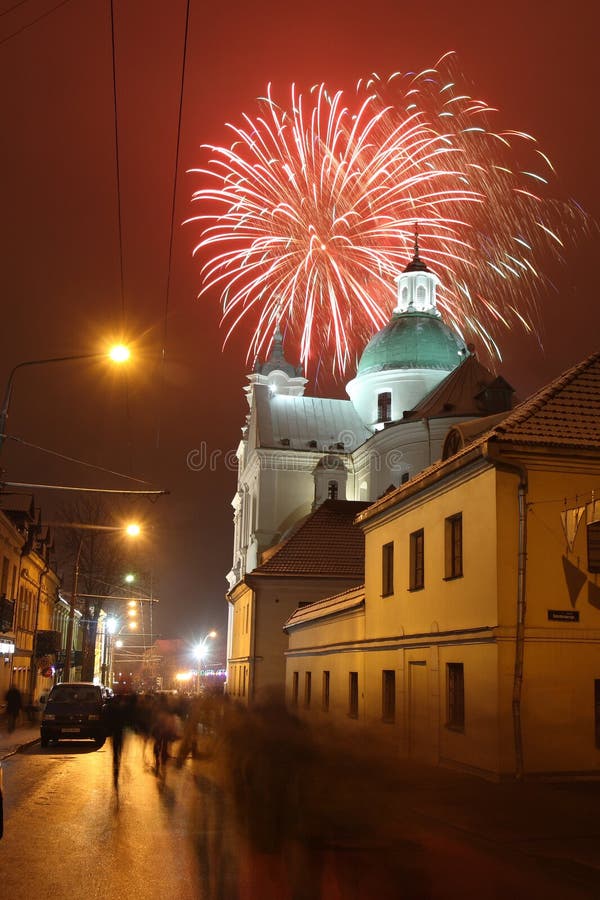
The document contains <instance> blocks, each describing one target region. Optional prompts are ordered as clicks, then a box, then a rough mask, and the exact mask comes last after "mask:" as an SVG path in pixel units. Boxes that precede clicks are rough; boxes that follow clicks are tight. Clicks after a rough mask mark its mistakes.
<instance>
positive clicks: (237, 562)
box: [227, 239, 513, 703]
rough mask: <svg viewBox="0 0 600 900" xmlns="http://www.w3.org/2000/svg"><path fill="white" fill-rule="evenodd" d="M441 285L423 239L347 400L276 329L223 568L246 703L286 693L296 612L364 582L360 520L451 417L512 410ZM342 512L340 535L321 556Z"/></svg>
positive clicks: (243, 448) (255, 400) (236, 690)
mask: <svg viewBox="0 0 600 900" xmlns="http://www.w3.org/2000/svg"><path fill="white" fill-rule="evenodd" d="M439 283H440V282H439V279H438V276H437V275H436V274H435V273H434V272H433V271H431V270H430V269H429V267H428V266H427V264H426V262H425V261H424V260H423V259H422V258H421V256H420V251H419V245H418V240H417V239H415V247H414V255H413V258H412V260H411V261H410V262H409V263H408V265H407V266H406V268H405V269H404V271H403V272H402V273H401V274H400V275H399V277H398V278H397V295H396V305H395V308H394V309H393V311H392V314H391V318H390V321H389V322H388V323H387V325H385V327H384V328H382V329H381V330H380V331H379V332H377V333H376V334H375V335H374V336H373V337H372V338H371V340H370V341H369V342H368V344H367V345H366V347H365V348H364V351H363V353H362V355H361V357H360V360H359V362H358V366H357V370H356V375H355V377H354V378H352V380H351V381H350V382H349V383H348V384H347V386H346V392H347V394H348V398H349V399H347V400H341V399H333V398H328V397H314V396H307V395H306V394H305V390H306V386H307V379H306V378H304V377H303V373H302V370H301V369H300V368H299V367H297V366H294V365H293V364H292V363H290V362H289V361H288V360H287V359H286V357H285V354H284V348H283V338H282V335H281V332H280V331H279V329H277V330H276V332H275V334H274V337H273V342H272V346H271V350H270V354H269V356H268V358H267V359H266V360H265V361H264V362H260V361H257V363H256V365H255V367H254V371H253V372H252V373H251V374H250V375H249V376H248V382H249V383H248V385H247V386H246V388H245V392H246V396H247V401H248V406H249V412H248V415H247V417H246V422H245V424H244V427H243V428H242V440H241V441H240V444H239V447H238V451H237V458H238V481H237V491H236V494H235V497H234V499H233V503H232V505H233V509H234V547H233V565H232V568H231V571H230V572H229V573H228V575H227V581H228V585H229V590H228V594H227V599H228V608H229V621H228V647H227V656H228V681H227V690H228V692H229V693H230V694H232V695H233V696H235V697H236V698H237V699H239V700H241V701H242V702H246V703H247V702H251V701H252V700H253V699H254V698H256V696H257V695H259V694H260V691H261V690H262V689H264V688H267V687H270V686H274V685H275V686H279V687H281V688H282V689H283V685H284V682H285V659H284V653H285V650H286V647H287V637H286V635H285V634H284V632H283V626H284V624H285V623H286V621H287V620H288V618H289V617H290V616H291V615H292V613H293V612H294V610H295V609H296V608H297V607H299V606H301V605H305V604H307V603H311V602H315V601H318V600H321V599H323V598H325V597H330V596H332V595H335V594H336V593H338V592H344V591H347V590H349V589H352V588H353V587H356V586H358V585H361V584H362V583H363V582H364V538H363V536H362V533H361V531H360V529H359V528H358V526H357V525H356V524H355V523H354V519H355V517H356V515H357V514H358V513H359V512H361V511H362V510H363V509H365V507H367V506H368V505H369V504H371V503H373V502H374V501H376V500H378V499H379V498H381V497H382V496H383V495H384V494H386V493H387V492H389V491H391V490H393V489H395V488H398V487H399V486H400V485H403V484H406V483H409V482H410V481H411V480H412V479H413V478H415V476H417V475H418V473H420V472H421V471H422V470H424V469H425V468H427V467H428V466H430V465H431V464H432V463H435V462H436V461H437V460H439V459H440V457H441V454H442V447H443V444H444V440H445V437H446V435H447V433H448V430H449V429H450V428H451V426H452V425H454V424H456V423H458V422H468V421H469V420H473V419H478V418H481V417H487V416H491V415H495V414H502V413H506V411H508V410H510V409H511V408H512V405H513V389H512V388H511V386H510V385H509V384H508V383H507V382H506V381H505V380H504V379H503V378H502V377H501V376H496V375H494V374H493V373H491V372H490V371H488V370H487V369H486V368H485V367H484V366H483V365H482V364H481V363H480V362H479V361H478V359H477V357H476V355H475V354H474V353H473V352H472V349H471V348H469V347H468V346H467V345H466V344H465V342H464V340H463V339H462V337H461V336H460V335H459V334H458V333H457V332H456V331H455V330H454V329H453V328H451V327H450V326H449V325H448V324H447V323H446V322H445V321H444V319H443V317H442V315H441V314H440V312H439V310H438V308H437V298H436V291H437V288H438V286H439ZM334 519H335V527H336V529H337V533H338V536H339V537H340V538H341V539H340V540H337V542H335V546H334V547H333V548H329V549H328V553H327V554H325V553H324V552H323V549H324V548H327V547H328V542H329V537H330V535H331V533H332V532H331V529H332V527H333V520H334ZM348 548H350V549H351V551H352V552H348ZM361 548H362V549H361ZM329 550H330V551H331V552H329ZM336 554H337V556H336Z"/></svg>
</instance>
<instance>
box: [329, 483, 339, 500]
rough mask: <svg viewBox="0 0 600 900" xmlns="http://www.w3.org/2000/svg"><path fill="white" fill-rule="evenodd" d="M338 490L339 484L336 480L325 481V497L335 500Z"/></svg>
mask: <svg viewBox="0 0 600 900" xmlns="http://www.w3.org/2000/svg"><path fill="white" fill-rule="evenodd" d="M338 492H339V485H338V483H337V481H329V482H328V483H327V499H328V500H337V498H338Z"/></svg>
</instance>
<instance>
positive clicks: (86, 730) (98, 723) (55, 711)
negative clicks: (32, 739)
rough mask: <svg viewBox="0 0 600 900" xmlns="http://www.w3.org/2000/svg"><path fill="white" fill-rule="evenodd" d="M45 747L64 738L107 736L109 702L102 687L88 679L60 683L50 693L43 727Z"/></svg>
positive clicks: (99, 739) (99, 742)
mask: <svg viewBox="0 0 600 900" xmlns="http://www.w3.org/2000/svg"><path fill="white" fill-rule="evenodd" d="M40 735H41V744H42V747H47V746H48V743H49V742H50V741H59V740H60V739H61V738H63V739H67V740H73V739H76V738H91V739H92V740H93V741H95V742H96V746H97V747H101V746H102V745H103V743H104V741H105V740H106V702H105V698H104V695H103V692H102V688H101V687H100V686H99V685H97V684H92V683H91V682H87V681H76V682H69V683H66V684H56V685H55V686H54V687H53V688H52V690H51V691H50V693H49V695H48V700H47V702H46V708H45V709H44V714H43V716H42V725H41V728H40Z"/></svg>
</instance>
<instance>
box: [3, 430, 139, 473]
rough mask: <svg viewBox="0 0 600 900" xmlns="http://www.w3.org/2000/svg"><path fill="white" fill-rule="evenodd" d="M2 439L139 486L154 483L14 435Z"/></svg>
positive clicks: (4, 435)
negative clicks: (125, 479) (133, 482)
mask: <svg viewBox="0 0 600 900" xmlns="http://www.w3.org/2000/svg"><path fill="white" fill-rule="evenodd" d="M0 437H2V438H5V439H6V440H8V441H15V442H16V443H17V444H23V446H24V447H31V448H32V449H33V450H39V451H40V452H41V453H48V454H50V456H56V457H58V458H59V459H64V460H66V462H72V463H77V465H80V466H86V468H88V469H95V470H96V471H98V472H104V473H105V474H107V475H116V476H117V478H128V479H129V480H130V481H136V482H138V484H151V483H152V482H150V481H146V479H145V478H136V477H135V476H134V475H124V474H123V472H115V471H114V470H113V469H106V468H105V467H104V466H97V465H95V464H94V463H90V462H86V461H85V460H83V459H77V458H76V457H74V456H67V455H66V454H65V453H61V452H60V451H59V450H50V449H49V448H48V447H41V446H40V445H39V444H33V443H32V442H31V441H26V440H25V439H24V438H20V437H16V436H15V435H14V434H3V435H0Z"/></svg>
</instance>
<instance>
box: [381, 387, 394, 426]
mask: <svg viewBox="0 0 600 900" xmlns="http://www.w3.org/2000/svg"><path fill="white" fill-rule="evenodd" d="M384 398H385V399H384ZM377 421H378V422H391V421H392V392H391V391H380V392H379V393H378V394H377Z"/></svg>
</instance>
